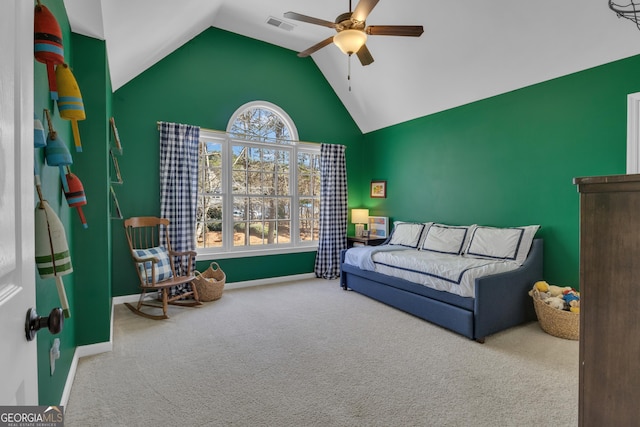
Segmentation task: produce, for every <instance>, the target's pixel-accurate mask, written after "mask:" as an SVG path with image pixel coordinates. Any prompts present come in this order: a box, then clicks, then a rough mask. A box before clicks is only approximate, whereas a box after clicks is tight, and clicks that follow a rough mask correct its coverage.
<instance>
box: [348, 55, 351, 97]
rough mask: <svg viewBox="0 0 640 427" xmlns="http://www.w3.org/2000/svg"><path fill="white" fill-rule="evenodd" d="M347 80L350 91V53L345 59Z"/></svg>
mask: <svg viewBox="0 0 640 427" xmlns="http://www.w3.org/2000/svg"><path fill="white" fill-rule="evenodd" d="M347 81H348V82H349V92H351V55H349V59H348V60H347Z"/></svg>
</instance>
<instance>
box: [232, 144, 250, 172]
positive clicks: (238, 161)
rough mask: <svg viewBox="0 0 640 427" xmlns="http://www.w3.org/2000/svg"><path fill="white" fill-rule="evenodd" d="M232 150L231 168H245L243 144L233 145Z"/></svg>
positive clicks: (245, 156) (245, 159) (245, 154)
mask: <svg viewBox="0 0 640 427" xmlns="http://www.w3.org/2000/svg"><path fill="white" fill-rule="evenodd" d="M232 151H233V163H232V165H233V170H244V169H246V168H247V152H246V149H245V147H244V146H242V145H234V146H233V148H232Z"/></svg>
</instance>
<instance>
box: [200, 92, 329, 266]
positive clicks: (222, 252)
mask: <svg viewBox="0 0 640 427" xmlns="http://www.w3.org/2000/svg"><path fill="white" fill-rule="evenodd" d="M257 107H258V108H263V109H270V110H272V111H274V112H275V113H276V114H278V115H279V116H281V118H282V119H283V121H284V122H285V124H286V125H287V126H288V127H289V130H290V132H291V136H292V138H293V141H292V144H291V145H275V146H274V145H272V144H269V143H261V142H256V141H244V140H240V139H236V138H232V137H230V136H229V134H228V133H226V132H221V131H214V130H209V129H204V128H201V129H200V137H201V138H205V139H207V138H210V139H218V140H224V143H223V147H222V161H223V163H224V164H227V165H228V164H229V162H230V158H231V157H230V156H231V145H232V144H233V141H238V142H240V143H242V144H247V145H257V146H267V147H274V148H275V147H278V148H279V149H286V150H291V162H292V167H290V171H291V176H290V180H291V182H292V183H295V182H297V158H298V153H299V152H313V153H318V152H319V147H318V146H319V144H318V143H310V142H301V141H299V140H298V130H297V129H296V127H295V125H294V124H293V121H292V120H291V117H289V115H288V114H287V113H286V112H284V111H283V110H282V109H281V108H280V107H278V106H277V105H275V104H272V103H270V102H267V101H252V102H249V103H247V104H244V105H242V106H241V107H240V108H238V109H237V110H236V111H235V112H234V113H233V115H232V116H231V119H230V120H229V123H228V125H227V130H229V129H230V128H231V126H232V125H233V123H234V122H235V119H236V117H237V116H238V115H240V114H241V113H243V112H244V111H246V110H248V109H252V108H257ZM231 182H232V169H231V168H229V167H227V168H226V170H225V173H224V175H223V182H222V185H223V188H224V192H223V196H224V197H225V200H226V201H227V202H226V203H225V204H224V217H225V218H233V203H232V202H231V200H232V198H233V194H232V191H231ZM293 207H294V204H293V203H292V212H291V222H292V224H296V226H295V230H296V233H295V235H294V233H292V236H291V243H289V244H280V245H277V246H271V247H268V248H264V247H261V246H254V247H253V248H255V249H247V247H246V246H237V247H235V246H233V241H232V239H233V234H232V233H231V234H230V233H228V232H227V233H224V234H223V237H222V239H223V246H222V248H214V247H211V248H196V252H197V256H196V259H197V260H198V261H208V260H213V259H230V258H245V257H253V256H265V255H282V254H291V253H300V252H315V251H317V250H318V242H317V241H311V242H300V241H298V239H299V230H298V226H299V209H298V208H297V206H296V207H295V209H294V208H293ZM223 224H224V222H223ZM223 229H224V225H223Z"/></svg>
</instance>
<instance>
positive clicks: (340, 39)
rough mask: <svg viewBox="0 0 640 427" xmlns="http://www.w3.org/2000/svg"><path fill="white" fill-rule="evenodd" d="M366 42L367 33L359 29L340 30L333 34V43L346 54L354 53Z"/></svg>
mask: <svg viewBox="0 0 640 427" xmlns="http://www.w3.org/2000/svg"><path fill="white" fill-rule="evenodd" d="M366 42H367V33H365V32H364V31H361V30H350V29H349V30H342V31H340V32H339V33H338V34H336V35H335V36H333V43H335V45H336V46H338V47H339V48H340V50H341V51H342V52H343V53H345V54H346V55H351V54H354V53H356V52H357V51H359V50H360V48H361V47H362V46H363V45H364V44H365V43H366Z"/></svg>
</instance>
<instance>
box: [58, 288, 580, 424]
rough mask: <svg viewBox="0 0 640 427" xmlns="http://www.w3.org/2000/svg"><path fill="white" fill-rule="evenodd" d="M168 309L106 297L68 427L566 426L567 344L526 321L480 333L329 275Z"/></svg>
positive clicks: (573, 411) (570, 362) (572, 348)
mask: <svg viewBox="0 0 640 427" xmlns="http://www.w3.org/2000/svg"><path fill="white" fill-rule="evenodd" d="M169 314H170V316H171V319H169V320H165V321H152V320H148V319H144V318H141V317H139V316H136V315H134V314H133V313H131V312H130V311H129V310H128V309H126V308H125V307H124V306H117V307H116V309H115V325H114V350H113V351H112V352H110V353H104V354H100V355H96V356H91V357H87V358H83V359H81V360H80V363H79V366H78V370H77V375H76V378H75V382H74V385H73V389H72V391H71V395H70V399H69V403H68V405H67V408H66V415H65V421H66V423H65V424H66V425H67V426H72V427H73V426H83V427H84V426H154V427H156V426H518V427H521V426H574V425H577V420H578V408H577V406H578V404H577V402H578V342H577V341H568V340H563V339H560V338H555V337H552V336H550V335H547V334H545V333H544V332H542V331H541V330H540V328H539V325H538V323H537V322H534V323H530V324H527V325H524V326H521V327H516V328H512V329H510V330H508V331H505V332H502V333H498V334H495V335H493V336H490V337H488V338H487V340H486V343H485V344H479V343H477V342H475V341H471V340H469V339H467V338H464V337H462V336H460V335H457V334H455V333H453V332H449V331H447V330H445V329H442V328H439V327H437V326H434V325H432V324H430V323H427V322H425V321H422V320H420V319H418V318H415V317H413V316H410V315H408V314H405V313H403V312H400V311H398V310H395V309H393V308H390V307H387V306H385V305H383V304H380V303H378V302H375V301H374V300H371V299H369V298H367V297H364V296H362V295H359V294H357V293H355V292H351V291H349V292H345V291H343V290H342V289H341V288H340V287H339V286H338V282H337V281H326V280H307V281H300V282H293V283H289V284H282V285H269V286H260V287H254V288H242V289H235V290H225V293H224V296H223V297H222V299H220V300H218V301H215V302H211V303H207V304H206V305H204V306H203V307H200V308H195V309H190V308H176V307H171V308H170V312H169Z"/></svg>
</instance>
